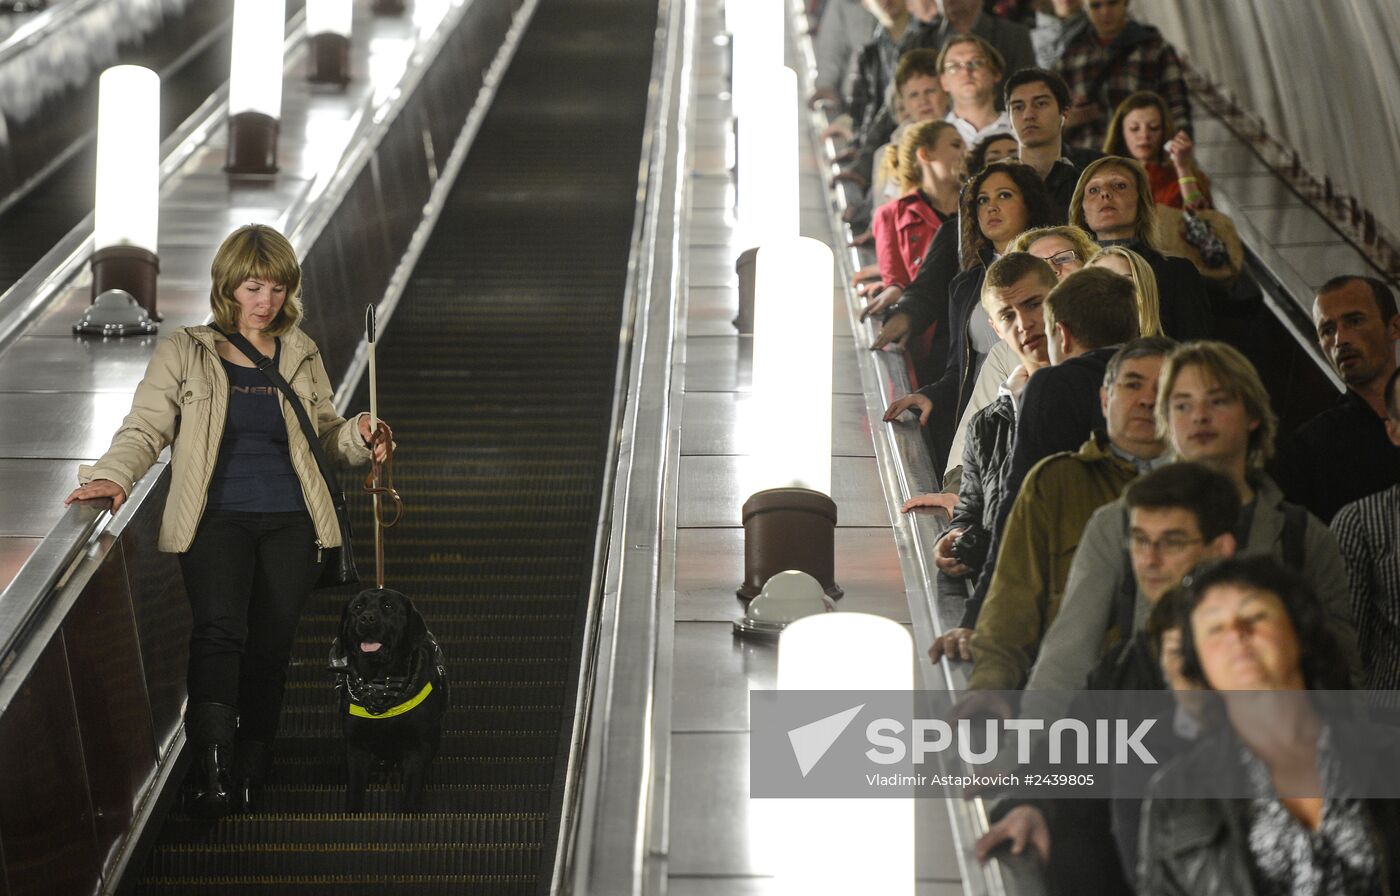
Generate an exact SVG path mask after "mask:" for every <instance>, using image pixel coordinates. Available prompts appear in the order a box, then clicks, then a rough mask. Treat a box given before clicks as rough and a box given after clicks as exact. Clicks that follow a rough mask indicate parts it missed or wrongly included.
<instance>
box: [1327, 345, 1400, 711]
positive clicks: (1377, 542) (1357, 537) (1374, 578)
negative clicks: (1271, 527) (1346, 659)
mask: <svg viewBox="0 0 1400 896" xmlns="http://www.w3.org/2000/svg"><path fill="white" fill-rule="evenodd" d="M1397 393H1400V371H1396V372H1395V373H1392V374H1391V375H1390V379H1389V380H1387V381H1386V384H1385V408H1386V421H1385V428H1386V432H1387V434H1388V435H1389V436H1390V441H1391V442H1392V443H1394V444H1395V445H1398V446H1400V394H1397ZM1332 534H1333V535H1335V536H1337V545H1338V546H1339V547H1340V548H1341V551H1342V559H1343V560H1344V561H1346V565H1347V578H1348V579H1349V580H1350V583H1351V612H1352V615H1353V616H1354V617H1355V618H1356V632H1357V641H1358V644H1359V646H1360V648H1361V665H1362V668H1363V669H1364V670H1365V672H1366V687H1367V688H1369V689H1371V690H1376V691H1396V690H1400V484H1396V485H1392V486H1391V487H1390V488H1388V489H1385V490H1384V491H1381V492H1377V493H1376V494H1374V495H1370V496H1369V497H1365V498H1362V499H1361V500H1359V501H1354V502H1352V503H1351V504H1348V505H1346V506H1345V507H1343V508H1342V509H1341V510H1339V511H1337V515H1336V516H1335V517H1333V518H1332ZM1395 697H1396V695H1394V694H1389V695H1387V697H1386V698H1385V699H1384V700H1383V701H1382V702H1383V703H1384V704H1386V705H1389V706H1392V707H1394V706H1395V703H1396V700H1395Z"/></svg>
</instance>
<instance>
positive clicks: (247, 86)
mask: <svg viewBox="0 0 1400 896" xmlns="http://www.w3.org/2000/svg"><path fill="white" fill-rule="evenodd" d="M285 27H286V2H285V0H238V3H237V5H235V6H234V8H233V66H232V69H231V71H230V72H229V80H228V164H226V165H225V166H224V170H225V171H228V172H229V173H230V174H275V173H276V172H277V130H278V125H279V119H280V118H281V117H282V44H283V36H284V32H285Z"/></svg>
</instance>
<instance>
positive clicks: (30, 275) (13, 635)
mask: <svg viewBox="0 0 1400 896" xmlns="http://www.w3.org/2000/svg"><path fill="white" fill-rule="evenodd" d="M304 21H305V16H304V13H298V14H297V15H296V16H294V17H293V18H292V19H291V20H289V23H288V27H289V28H290V29H291V30H290V32H289V33H288V35H287V38H286V43H285V45H284V54H285V56H284V58H285V59H286V67H287V68H291V67H292V66H293V65H295V64H297V55H296V51H297V50H299V49H300V48H301V46H302V44H303V43H304V42H305V37H306V35H305V30H306V29H305V27H303V26H304ZM227 95H228V84H227V82H225V83H224V84H223V85H222V86H220V87H219V89H218V90H216V91H215V92H214V93H213V94H211V95H210V97H209V98H208V99H207V100H205V102H204V103H202V104H201V105H200V106H199V108H198V109H196V110H195V111H194V113H193V114H191V115H190V116H189V118H187V119H186V120H185V121H184V123H182V124H181V125H180V127H179V128H177V129H176V130H175V132H174V133H172V134H171V135H170V136H169V137H168V138H166V140H165V141H163V143H162V144H161V162H160V175H159V178H160V182H161V183H162V184H164V183H165V182H166V181H167V180H168V179H169V178H170V177H171V176H172V175H174V173H175V172H176V171H178V170H179V168H180V166H181V165H183V164H184V162H185V161H186V160H187V159H188V158H189V157H190V156H191V155H193V154H194V153H195V152H196V151H198V150H199V148H200V147H201V146H203V145H204V144H205V143H206V142H207V139H208V137H209V135H210V134H211V133H212V132H213V131H214V130H215V129H216V128H218V127H221V126H222V125H223V124H224V122H225V119H226V118H227V113H228V108H227V107H228V104H227V103H226V102H225V98H226V97H227ZM91 244H92V213H90V212H89V213H88V215H87V216H86V217H85V218H83V220H82V221H80V222H79V223H78V224H77V226H75V227H74V228H73V229H72V230H70V231H69V232H68V234H67V235H66V236H65V237H64V238H63V239H62V240H60V241H59V242H58V243H57V244H55V246H54V247H53V248H52V249H50V250H49V251H48V252H47V253H45V255H44V257H43V258H41V259H40V260H39V262H38V263H37V264H36V265H35V266H34V267H33V268H31V269H30V270H29V271H28V272H27V273H26V274H25V275H24V276H23V277H21V278H20V279H19V280H18V281H16V283H15V284H14V286H12V287H11V288H10V289H9V290H7V291H6V292H5V294H4V295H3V296H0V352H3V351H4V350H5V349H6V348H7V347H8V346H9V343H10V342H11V341H12V340H13V339H14V338H16V337H17V336H18V335H19V334H20V333H21V332H22V331H23V329H24V327H25V326H26V325H27V324H28V323H29V322H30V321H31V320H33V319H34V318H35V317H36V316H37V315H38V314H40V313H41V312H42V311H43V310H44V309H45V308H47V307H49V305H50V304H51V303H53V302H56V301H59V300H60V299H61V298H62V296H63V292H64V290H65V288H66V287H67V285H68V284H69V283H70V282H71V281H72V279H73V278H74V277H75V276H77V275H78V273H79V272H80V271H81V269H82V266H83V265H84V264H86V262H87V259H88V256H89V255H90V254H91ZM163 456H165V455H163ZM162 475H165V468H164V464H163V463H162V462H159V461H158V462H157V466H156V467H153V468H152V469H151V471H150V472H148V473H147V474H146V475H145V476H143V477H142V478H141V479H140V480H139V481H138V482H137V483H136V485H135V487H134V488H133V490H132V493H131V495H130V496H128V498H127V501H126V503H125V505H124V506H123V509H122V511H121V512H120V513H117V514H112V513H110V512H106V511H102V512H97V511H96V510H95V509H94V508H95V506H96V505H99V504H105V503H106V502H98V501H88V502H80V503H77V504H73V505H71V506H69V507H68V508H67V509H66V510H65V511H64V512H63V515H62V516H61V517H59V519H58V522H56V523H55V524H54V526H53V527H52V528H51V529H50V530H49V531H48V532H47V533H46V534H45V535H44V537H43V539H42V540H41V541H40V543H39V547H37V548H36V549H35V551H34V553H33V554H31V555H30V556H29V558H28V559H27V560H26V561H25V563H24V565H23V566H21V567H20V570H19V572H18V573H16V574H15V577H14V579H12V580H11V581H10V583H9V584H8V585H6V586H5V588H4V590H3V591H0V714H3V713H4V711H5V709H6V708H8V706H9V704H10V701H11V700H12V699H13V698H14V695H15V693H16V692H17V690H18V687H19V685H20V684H21V683H22V682H23V681H24V680H25V678H26V677H27V675H28V671H29V665H30V664H31V663H32V662H33V661H34V660H35V659H37V656H28V655H24V647H25V645H26V644H28V643H29V641H30V635H32V634H33V632H34V629H35V627H36V625H37V623H38V621H39V620H40V619H41V618H47V617H52V616H54V615H55V613H54V611H55V610H56V609H57V608H56V604H60V603H64V602H65V599H64V598H63V595H64V594H66V595H67V596H68V598H70V599H76V598H77V595H78V593H79V592H81V590H82V586H83V585H85V584H86V582H82V581H75V580H70V579H69V578H68V576H69V574H70V573H71V572H72V570H73V569H74V568H75V567H76V566H78V565H79V563H80V561H81V560H83V559H84V558H89V559H90V558H93V557H96V558H101V557H103V556H105V555H106V554H107V552H108V551H110V550H111V548H112V546H113V545H114V544H115V543H116V535H117V534H119V533H118V531H116V530H115V529H114V528H113V526H114V524H116V523H118V522H119V521H122V520H125V519H128V518H129V517H130V515H131V514H133V513H134V512H135V511H136V509H137V508H138V507H140V505H141V503H142V501H143V500H144V499H145V497H146V495H147V494H148V493H149V492H150V491H151V490H152V489H153V488H154V487H155V485H156V484H157V483H158V482H159V480H160V477H161V476H162Z"/></svg>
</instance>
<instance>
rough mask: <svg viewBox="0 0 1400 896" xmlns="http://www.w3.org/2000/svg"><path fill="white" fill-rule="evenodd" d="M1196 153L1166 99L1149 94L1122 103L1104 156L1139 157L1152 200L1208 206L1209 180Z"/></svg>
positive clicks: (1176, 205)
mask: <svg viewBox="0 0 1400 896" xmlns="http://www.w3.org/2000/svg"><path fill="white" fill-rule="evenodd" d="M1169 135H1170V136H1169ZM1195 149H1196V144H1195V143H1194V142H1192V140H1191V135H1190V134H1188V133H1186V132H1185V131H1182V130H1177V128H1176V124H1175V123H1174V122H1173V121H1172V113H1171V110H1170V109H1168V108H1167V103H1166V101H1165V100H1163V99H1162V98H1161V97H1160V96H1158V95H1157V94H1155V93H1153V92H1152V91H1150V90H1139V91H1138V92H1137V93H1134V94H1132V95H1131V96H1129V97H1128V98H1127V99H1125V100H1124V101H1123V102H1121V103H1119V104H1118V110H1117V111H1116V112H1114V113H1113V121H1111V122H1109V125H1108V138H1107V139H1105V140H1104V142H1103V152H1104V155H1107V156H1124V157H1126V158H1131V159H1136V160H1137V161H1138V162H1139V163H1140V164H1141V165H1142V167H1143V169H1145V170H1146V171H1147V178H1148V181H1149V182H1150V183H1151V186H1152V198H1153V199H1155V200H1157V202H1159V203H1161V204H1162V205H1169V206H1171V207H1172V208H1189V209H1202V208H1208V207H1209V206H1210V178H1208V177H1206V175H1205V172H1203V171H1202V170H1201V168H1200V166H1199V165H1197V164H1196V157H1195Z"/></svg>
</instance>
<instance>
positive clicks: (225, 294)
mask: <svg viewBox="0 0 1400 896" xmlns="http://www.w3.org/2000/svg"><path fill="white" fill-rule="evenodd" d="M209 276H210V281H211V282H210V289H209V307H210V309H211V310H212V311H213V312H214V324H215V326H217V327H218V328H219V329H220V330H223V331H224V332H230V331H232V330H234V329H237V327H238V316H239V309H238V301H237V300H236V299H235V298H234V297H233V291H234V290H235V289H237V288H238V286H239V285H240V284H242V283H243V282H244V281H246V280H250V279H257V280H263V281H265V282H268V283H277V284H280V285H282V286H285V287H286V288H287V299H286V301H285V302H284V303H283V305H282V310H281V312H279V313H278V315H277V317H276V319H274V320H273V322H272V324H271V325H270V326H269V327H268V328H267V330H266V331H265V332H266V333H267V335H269V336H283V335H285V334H286V333H288V332H290V331H291V330H292V329H293V328H294V327H296V325H297V324H298V323H300V322H301V319H302V314H303V308H302V304H301V264H300V263H299V262H298V261H297V255H296V250H294V249H293V248H292V244H291V243H289V242H287V238H286V237H284V236H282V234H280V233H278V232H277V231H276V230H274V229H272V228H271V227H268V226H267V225H265V224H246V225H244V226H242V227H240V228H238V229H237V230H235V231H234V232H233V233H231V234H229V235H228V237H227V238H226V239H225V240H224V242H223V244H222V245H220V246H219V251H218V252H216V253H215V254H214V262H213V264H212V265H210V268H209Z"/></svg>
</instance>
